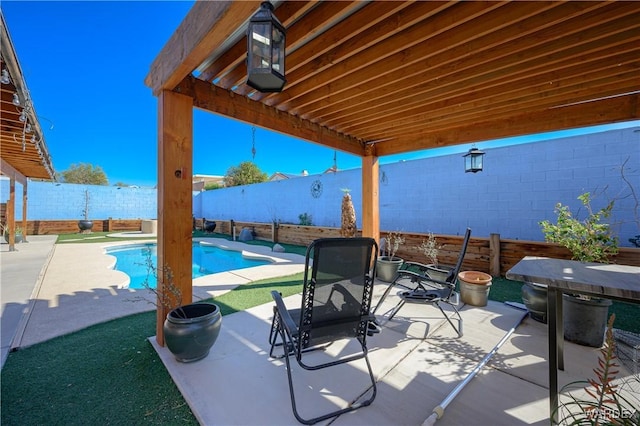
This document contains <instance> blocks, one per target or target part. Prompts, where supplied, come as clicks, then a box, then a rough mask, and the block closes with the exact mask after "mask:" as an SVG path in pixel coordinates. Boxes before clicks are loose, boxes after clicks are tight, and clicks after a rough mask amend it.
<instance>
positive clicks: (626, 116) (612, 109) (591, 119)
mask: <svg viewBox="0 0 640 426" xmlns="http://www.w3.org/2000/svg"><path fill="white" fill-rule="evenodd" d="M638 119H640V95H638V94H633V95H628V96H619V97H615V98H610V99H602V100H598V101H593V102H584V103H579V104H575V105H567V106H564V107H561V108H552V109H547V110H545V111H541V112H533V113H527V114H522V115H519V116H514V117H512V118H511V119H507V120H500V119H497V120H492V121H479V122H477V123H474V124H473V125H467V126H460V127H456V128H451V129H447V130H443V131H439V132H430V131H429V129H424V130H423V131H418V132H415V134H414V137H413V139H412V140H411V141H407V140H405V139H403V140H402V142H398V141H394V140H388V141H385V142H384V143H381V144H377V145H376V147H375V149H376V154H377V155H379V156H384V155H393V154H399V153H403V152H406V149H407V147H411V148H412V150H413V151H418V150H423V149H430V148H441V147H444V146H451V145H457V144H464V143H472V142H478V141H483V140H490V139H500V138H506V137H512V136H522V135H529V134H534V133H542V132H550V131H554V130H558V129H575V128H579V127H585V126H595V125H598V124H610V123H617V122H623V121H630V120H638Z"/></svg>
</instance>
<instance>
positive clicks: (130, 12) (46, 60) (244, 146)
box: [2, 0, 640, 186]
mask: <svg viewBox="0 0 640 426" xmlns="http://www.w3.org/2000/svg"><path fill="white" fill-rule="evenodd" d="M192 4H193V2H192V1H178V2H171V1H140V2H125V1H113V2H54V1H44V2H32V1H7V0H5V1H3V2H2V12H3V14H4V17H5V21H6V22H7V27H8V29H9V33H10V36H11V38H12V41H13V44H14V46H15V49H16V52H17V55H18V60H19V61H20V64H21V66H22V70H23V73H24V76H25V80H26V83H27V87H28V88H29V90H30V93H31V97H32V99H33V102H34V105H35V110H36V112H37V114H38V116H39V117H40V124H41V126H42V128H43V130H44V132H45V139H46V142H47V146H48V148H49V152H50V154H51V156H52V159H53V164H54V167H55V169H56V171H58V172H61V171H63V170H66V169H68V168H69V167H70V166H71V165H72V164H78V163H89V164H93V165H96V166H100V167H102V169H103V170H104V171H105V173H106V174H107V177H108V178H109V183H110V184H111V185H113V184H115V183H117V182H123V183H126V184H129V185H140V186H155V184H156V182H157V99H156V98H155V97H154V96H153V95H152V93H151V90H150V89H149V88H147V87H146V86H145V85H144V78H145V76H146V75H147V73H148V72H149V68H150V65H151V63H152V61H153V60H154V58H155V57H156V56H157V54H158V53H159V52H160V50H161V49H162V47H163V46H164V45H165V43H166V42H167V40H168V39H169V38H170V37H171V34H173V32H174V31H175V29H176V28H177V27H178V25H179V24H180V22H181V21H182V19H183V18H184V17H185V16H186V14H187V12H188V11H189V9H190V8H191V6H192ZM639 124H640V122H638V121H636V122H632V123H626V124H619V125H611V126H600V127H598V128H597V130H604V129H611V128H620V127H629V126H632V125H639ZM52 125H53V128H51V127H52ZM594 130H596V129H584V130H582V131H575V130H574V131H566V132H555V133H553V134H545V135H533V136H527V137H520V138H513V139H509V140H501V141H486V142H478V143H476V146H477V147H478V148H480V149H488V148H492V147H497V146H503V145H505V144H511V143H527V142H532V141H536V140H543V139H548V138H550V137H563V136H569V135H573V134H576V133H580V132H588V131H594ZM255 146H256V156H255V159H254V161H255V163H256V164H257V166H258V167H259V168H260V169H261V170H262V171H264V172H266V173H267V174H269V175H271V174H272V173H275V172H277V171H279V172H284V173H300V172H301V171H302V170H307V171H309V173H311V174H315V173H322V172H323V171H324V170H326V169H327V168H329V167H331V166H332V165H333V157H334V151H333V150H329V149H326V148H322V147H320V146H318V145H315V144H313V143H309V142H303V141H300V140H297V139H293V138H289V137H286V136H283V135H280V134H277V133H272V132H269V131H266V130H264V129H260V128H258V129H256V132H255ZM251 147H252V130H251V126H248V125H246V124H244V123H240V122H237V121H234V120H231V119H227V118H223V117H219V116H215V115H213V114H208V113H203V112H200V111H196V112H195V114H194V159H193V169H194V173H197V174H208V175H223V174H225V172H226V171H227V169H228V168H229V167H231V166H235V165H238V164H239V163H241V162H242V161H249V160H252V154H251ZM468 149H469V145H464V146H458V147H452V148H440V149H436V150H430V151H426V152H425V151H423V152H416V153H412V154H409V155H402V156H389V157H383V158H381V160H380V162H381V163H382V164H385V163H389V162H395V161H399V160H407V159H416V158H421V157H426V156H430V155H445V154H451V153H463V152H466V151H467V150H468ZM488 154H489V153H488ZM337 163H338V168H339V169H353V168H358V167H360V165H361V163H360V159H359V158H358V157H356V156H353V155H349V154H346V153H342V152H338V153H337Z"/></svg>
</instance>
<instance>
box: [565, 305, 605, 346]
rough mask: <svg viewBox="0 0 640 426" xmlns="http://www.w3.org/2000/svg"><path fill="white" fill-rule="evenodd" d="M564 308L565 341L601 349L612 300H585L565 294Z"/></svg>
mask: <svg viewBox="0 0 640 426" xmlns="http://www.w3.org/2000/svg"><path fill="white" fill-rule="evenodd" d="M562 306H563V310H564V312H563V324H564V338H565V340H568V341H569V342H573V343H577V344H579V345H583V346H591V347H594V348H599V347H601V346H602V344H603V343H604V333H605V330H606V328H607V319H608V318H609V306H611V300H609V299H597V298H592V299H589V300H584V299H579V298H577V297H575V296H571V295H568V294H564V295H563V298H562Z"/></svg>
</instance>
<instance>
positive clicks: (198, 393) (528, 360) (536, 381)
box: [2, 236, 640, 425]
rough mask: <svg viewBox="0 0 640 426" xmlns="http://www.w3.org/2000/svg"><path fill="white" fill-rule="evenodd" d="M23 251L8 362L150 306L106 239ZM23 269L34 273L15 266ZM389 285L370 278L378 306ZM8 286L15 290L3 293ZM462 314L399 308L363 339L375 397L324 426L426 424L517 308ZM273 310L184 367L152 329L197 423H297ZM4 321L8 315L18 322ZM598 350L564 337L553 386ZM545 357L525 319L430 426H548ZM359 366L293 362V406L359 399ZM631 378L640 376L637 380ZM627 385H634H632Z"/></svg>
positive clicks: (243, 319)
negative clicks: (277, 355)
mask: <svg viewBox="0 0 640 426" xmlns="http://www.w3.org/2000/svg"><path fill="white" fill-rule="evenodd" d="M53 241H55V239H54V240H53ZM118 244H121V243H118ZM47 247H48V248H47ZM2 248H3V249H5V248H6V247H2ZM18 249H19V252H17V253H16V252H14V253H5V252H3V253H2V306H3V314H2V331H3V336H2V338H3V361H4V357H5V356H6V352H5V351H6V350H7V348H8V346H9V345H6V344H5V343H6V342H5V340H7V337H6V336H5V332H6V333H8V334H11V337H12V338H11V339H9V340H10V341H12V347H20V346H29V345H32V344H35V343H38V342H41V341H44V340H48V339H50V338H52V337H55V336H58V335H62V334H66V333H69V332H72V331H75V330H76V329H81V328H84V327H86V326H89V325H92V324H95V323H98V322H102V321H106V320H109V319H112V318H115V317H118V316H123V315H129V314H132V313H135V312H139V311H143V310H151V309H154V307H153V305H150V304H147V303H144V302H143V303H131V302H132V301H135V300H136V299H138V298H139V297H140V296H141V294H142V292H140V291H132V290H128V289H121V288H118V287H119V286H121V285H122V282H123V280H124V281H126V280H127V278H126V276H125V277H123V276H122V275H124V274H122V273H121V272H118V271H111V270H109V268H110V262H112V259H110V257H109V256H105V255H104V244H65V245H54V244H53V242H52V240H51V237H47V238H45V236H43V237H33V240H32V242H30V243H28V244H27V245H18ZM267 250H268V249H267ZM3 251H4V250H3ZM277 255H278V256H280V254H277ZM287 256H290V257H288V260H287V261H286V262H282V263H281V264H280V265H278V266H277V267H276V268H273V269H272V270H271V271H272V272H271V271H270V272H268V274H272V273H273V274H275V275H273V276H278V275H289V274H292V273H295V272H297V271H300V270H302V264H301V256H297V255H286V256H285V257H287ZM38 262H40V265H41V266H39V267H38V265H36V263H38ZM22 267H25V268H27V267H28V268H29V270H31V271H35V272H36V273H32V274H30V275H29V274H22V275H21V274H18V273H16V272H17V271H18V270H19V269H21V268H22ZM253 269H254V270H246V271H245V272H240V273H223V274H216V276H209V277H206V278H207V279H206V280H202V281H199V282H198V284H196V281H198V280H195V281H194V284H195V286H196V289H195V290H194V293H196V294H200V295H201V296H206V295H212V294H220V293H222V292H225V291H228V290H229V289H231V288H233V287H234V286H235V285H238V284H241V283H244V282H248V281H251V280H254V279H258V278H264V277H265V276H264V275H265V271H264V269H263V270H258V269H257V268H253ZM9 279H11V283H10V284H11V285H10V286H9V285H8V283H9V282H8V280H9ZM34 280H35V285H34ZM385 285H386V284H384V283H377V284H376V287H375V294H374V303H375V302H376V301H377V299H378V298H379V297H380V295H381V294H382V291H383V290H384V287H385ZM9 288H10V289H16V288H21V289H22V290H21V291H19V292H18V291H13V290H12V291H11V292H9V291H8V289H9ZM395 297H396V296H395V295H393V294H392V295H390V296H389V298H388V299H387V300H386V302H385V304H384V305H383V308H382V309H381V310H380V311H379V313H382V312H384V311H385V310H386V309H387V308H389V307H390V306H392V305H393V304H394V302H395ZM299 301H300V296H291V297H288V298H286V299H285V302H286V303H287V306H289V307H299V303H300V302H299ZM85 305H88V306H85ZM69 314H73V315H74V319H75V321H73V324H71V325H69V323H71V322H70V321H66V320H64V318H65V316H68V315H69ZM461 314H462V318H463V320H464V336H463V337H461V338H458V337H457V335H456V334H455V332H454V331H453V329H452V328H451V327H450V325H449V324H448V323H446V322H445V320H444V319H443V318H442V316H441V314H440V312H439V311H437V309H435V308H433V307H430V306H423V305H413V304H407V305H405V306H404V307H403V308H402V310H401V311H400V312H399V313H398V315H397V316H396V317H395V318H394V319H393V320H392V321H390V322H388V323H387V324H385V326H384V327H383V330H382V332H381V333H380V334H376V335H374V336H373V337H370V338H369V339H368V347H369V358H370V361H371V365H372V367H373V370H374V374H375V377H376V379H377V388H378V389H377V397H376V399H375V401H374V402H373V403H372V404H371V406H369V407H363V408H360V409H358V410H357V411H355V412H352V413H349V414H345V415H342V416H340V417H338V418H337V419H334V420H329V421H325V422H322V423H321V424H336V425H420V424H422V423H423V421H424V420H425V419H426V418H427V417H429V416H430V415H431V413H432V410H433V408H434V407H436V406H437V405H438V404H440V403H441V401H442V400H443V399H444V398H445V397H446V396H447V395H448V394H449V392H450V391H451V390H452V389H454V388H455V386H456V385H457V384H458V383H459V382H460V381H461V380H463V379H464V378H465V377H466V375H467V374H468V373H469V372H470V371H471V370H473V368H474V367H475V366H476V365H477V363H478V362H479V361H480V360H482V358H483V357H484V356H485V355H486V354H487V353H488V352H490V351H491V350H492V348H493V347H494V346H495V345H496V343H498V341H500V340H501V339H502V337H503V336H504V335H505V333H506V332H507V331H508V330H509V329H511V328H512V327H513V326H514V325H515V324H517V323H518V322H519V321H520V319H521V318H522V315H523V314H522V311H520V310H518V309H515V308H512V307H510V306H508V305H506V304H502V303H497V302H491V301H490V302H489V304H488V305H487V306H486V307H472V306H464V307H462V309H461ZM18 317H19V320H18ZM271 317H272V304H271V303H267V304H264V305H261V306H257V307H254V308H251V309H248V310H246V311H243V312H238V313H234V314H232V315H227V316H225V317H223V326H222V331H221V333H220V336H219V338H218V341H217V342H216V344H215V345H214V347H213V348H212V350H211V353H210V354H209V356H208V357H207V358H205V359H203V360H201V361H197V362H194V363H190V364H182V363H178V362H176V361H175V360H174V358H173V356H172V355H171V354H170V353H169V351H168V350H167V349H166V348H163V347H158V346H157V344H156V342H155V338H154V337H150V339H149V341H150V342H151V344H152V345H153V346H154V347H155V348H156V350H157V352H158V354H159V355H160V357H161V359H162V361H163V362H164V364H165V366H166V368H167V370H168V371H169V373H170V374H171V377H172V378H173V380H174V382H175V383H176V385H177V386H178V388H179V389H180V391H181V392H182V394H183V395H184V397H185V400H186V401H187V403H188V404H189V406H190V407H191V409H192V411H193V413H194V414H195V415H196V417H197V419H198V420H199V421H200V423H201V424H203V425H290V424H297V421H296V419H295V418H294V416H293V413H292V410H291V404H290V398H289V389H288V385H287V375H286V371H285V365H284V362H283V360H273V359H270V358H269V356H268V351H269V346H268V342H267V337H268V333H269V326H270V322H271ZM5 323H7V324H8V325H9V324H13V325H14V326H15V327H14V330H13V331H12V330H9V328H10V327H8V326H7V327H5ZM18 323H19V324H18ZM16 324H17V326H16ZM352 349H353V348H352V347H351V346H349V345H344V344H343V345H340V344H334V345H332V346H331V347H330V348H329V349H328V350H327V351H326V353H322V352H316V353H314V354H313V356H318V357H325V356H338V355H340V356H342V355H344V354H346V353H348V352H349V351H350V350H352ZM598 354H599V352H598V350H597V349H594V348H588V347H584V346H579V345H575V344H572V343H569V342H565V366H566V370H565V371H561V372H559V373H558V378H559V382H560V384H561V385H563V384H565V383H568V382H572V381H574V380H584V379H587V378H591V377H593V376H594V374H593V371H592V370H593V368H595V367H596V365H597V364H596V360H597V357H598ZM546 357H547V326H546V325H544V324H541V323H538V322H536V321H533V320H532V319H530V318H525V319H524V321H522V323H521V324H520V325H519V326H518V327H517V329H516V330H515V332H514V334H513V335H512V336H511V337H510V339H509V340H508V341H507V342H506V343H505V344H504V345H503V346H502V347H501V348H500V350H499V351H498V353H497V354H496V355H495V356H494V357H493V358H492V359H491V361H490V362H489V364H488V365H486V366H485V367H484V369H483V370H482V371H481V372H480V373H479V374H478V375H477V376H476V377H475V378H474V379H473V380H472V381H471V382H470V383H469V384H468V385H467V386H466V387H465V388H464V389H463V390H462V391H461V393H460V394H459V395H458V396H457V397H456V398H455V399H454V400H453V402H452V403H451V404H450V405H449V406H448V407H447V409H446V410H445V414H444V417H443V418H442V419H440V420H438V421H437V423H436V424H439V425H515V424H540V425H542V424H548V423H549V409H548V385H547V375H548V374H547V366H548V363H547V361H546ZM365 368H366V367H365V366H364V362H362V361H361V362H356V363H354V364H353V365H350V364H349V365H343V366H340V367H333V368H328V369H324V370H321V371H320V372H306V371H303V370H302V369H301V368H299V367H298V366H297V365H296V364H295V362H294V363H293V367H292V370H293V374H294V380H295V383H296V384H297V388H296V389H297V392H299V394H298V406H299V409H300V412H301V413H302V414H303V415H308V416H313V415H317V414H320V413H322V412H324V411H329V410H333V409H335V406H344V405H345V404H347V403H348V401H352V400H355V399H357V398H358V397H359V396H360V395H361V394H363V393H365V392H366V391H367V384H368V378H367V375H366V372H365ZM621 370H622V371H621V373H620V374H619V375H618V376H619V377H620V378H621V380H624V379H628V378H629V377H630V373H629V372H628V371H627V370H626V369H625V368H624V367H622V368H621ZM627 382H629V380H627ZM631 382H632V383H635V384H636V385H637V384H638V380H637V379H636V380H635V382H634V381H631ZM632 391H633V392H637V394H640V389H638V388H637V387H636V388H634V389H632Z"/></svg>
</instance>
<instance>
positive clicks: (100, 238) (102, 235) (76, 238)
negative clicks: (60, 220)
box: [56, 232, 155, 244]
mask: <svg viewBox="0 0 640 426" xmlns="http://www.w3.org/2000/svg"><path fill="white" fill-rule="evenodd" d="M111 234H114V232H92V233H90V234H80V233H77V234H60V235H58V239H57V240H56V244H66V243H67V244H71V243H73V244H76V243H105V242H106V243H109V242H113V241H131V237H108V236H107V235H111ZM149 238H155V237H149Z"/></svg>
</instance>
